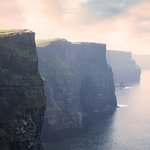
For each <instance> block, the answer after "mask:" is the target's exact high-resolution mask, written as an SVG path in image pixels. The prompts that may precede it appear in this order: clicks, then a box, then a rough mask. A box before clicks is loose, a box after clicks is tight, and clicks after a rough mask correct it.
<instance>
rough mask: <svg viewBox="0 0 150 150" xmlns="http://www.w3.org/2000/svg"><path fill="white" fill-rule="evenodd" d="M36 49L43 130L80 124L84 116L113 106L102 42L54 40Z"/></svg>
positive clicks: (110, 77) (110, 72)
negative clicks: (41, 85)
mask: <svg viewBox="0 0 150 150" xmlns="http://www.w3.org/2000/svg"><path fill="white" fill-rule="evenodd" d="M37 53H38V57H39V71H40V73H41V74H42V76H43V77H44V78H45V91H46V97H47V109H46V119H45V123H46V124H47V125H46V130H45V131H46V132H48V131H58V130H61V129H68V128H79V127H81V126H82V119H83V118H84V117H85V116H88V115H89V114H91V113H96V112H101V111H109V110H113V109H115V108H116V106H117V103H116V96H115V88H114V81H113V75H112V70H111V68H110V67H109V66H108V65H107V62H106V45H105V44H96V43H71V42H68V41H66V40H55V41H51V42H49V43H47V45H45V46H43V47H38V48H37Z"/></svg>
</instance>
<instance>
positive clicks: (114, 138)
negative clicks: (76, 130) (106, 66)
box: [44, 71, 150, 150]
mask: <svg viewBox="0 0 150 150" xmlns="http://www.w3.org/2000/svg"><path fill="white" fill-rule="evenodd" d="M116 96H117V100H118V105H119V106H120V108H118V109H117V110H116V111H115V112H114V113H113V114H112V115H108V116H105V117H103V118H101V119H98V120H97V121H96V122H95V123H93V124H92V125H91V126H90V127H89V128H88V130H87V132H86V133H85V134H83V135H80V136H77V137H72V138H68V139H64V140H62V141H60V142H54V143H47V144H44V146H45V148H46V150H150V71H143V72H142V76H141V82H140V83H138V84H133V85H130V86H129V87H125V88H124V89H118V90H116Z"/></svg>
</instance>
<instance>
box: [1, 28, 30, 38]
mask: <svg viewBox="0 0 150 150" xmlns="http://www.w3.org/2000/svg"><path fill="white" fill-rule="evenodd" d="M21 33H31V31H30V30H27V29H22V30H21V29H8V30H2V29H0V36H5V35H11V34H21Z"/></svg>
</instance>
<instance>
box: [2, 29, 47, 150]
mask: <svg viewBox="0 0 150 150" xmlns="http://www.w3.org/2000/svg"><path fill="white" fill-rule="evenodd" d="M34 37H35V33H33V32H31V31H28V30H8V31H1V32H0V149H1V150H41V149H42V146H41V141H40V134H41V130H42V123H43V116H44V111H45V96H44V83H43V80H42V79H41V77H40V75H39V73H38V58H37V55H36V46H35V39H34Z"/></svg>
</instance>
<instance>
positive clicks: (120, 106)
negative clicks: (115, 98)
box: [118, 105, 128, 108]
mask: <svg viewBox="0 0 150 150" xmlns="http://www.w3.org/2000/svg"><path fill="white" fill-rule="evenodd" d="M118 107H119V108H122V107H128V105H118Z"/></svg>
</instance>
